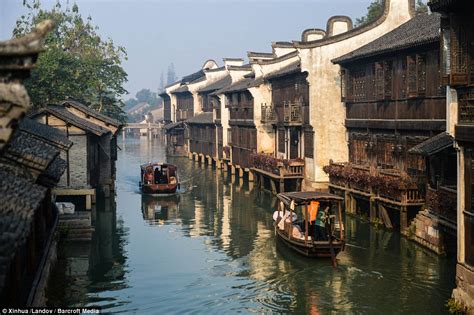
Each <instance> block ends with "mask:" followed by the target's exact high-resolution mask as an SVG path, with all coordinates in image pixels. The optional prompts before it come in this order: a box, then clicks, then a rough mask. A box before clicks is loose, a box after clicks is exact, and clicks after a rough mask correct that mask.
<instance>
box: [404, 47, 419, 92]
mask: <svg viewBox="0 0 474 315" xmlns="http://www.w3.org/2000/svg"><path fill="white" fill-rule="evenodd" d="M416 79H417V76H416V57H415V56H407V96H408V97H416V96H417V94H418V93H417V90H418V88H417V84H416Z"/></svg>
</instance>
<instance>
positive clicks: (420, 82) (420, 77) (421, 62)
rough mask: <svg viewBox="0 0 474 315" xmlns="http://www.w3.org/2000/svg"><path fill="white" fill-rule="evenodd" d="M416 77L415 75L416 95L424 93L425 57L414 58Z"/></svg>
mask: <svg viewBox="0 0 474 315" xmlns="http://www.w3.org/2000/svg"><path fill="white" fill-rule="evenodd" d="M416 75H417V91H418V95H419V96H421V95H425V93H426V56H425V55H417V56H416Z"/></svg>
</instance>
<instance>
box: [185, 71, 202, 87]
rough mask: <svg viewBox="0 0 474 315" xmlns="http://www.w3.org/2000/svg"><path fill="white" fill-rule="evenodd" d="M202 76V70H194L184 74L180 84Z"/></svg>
mask: <svg viewBox="0 0 474 315" xmlns="http://www.w3.org/2000/svg"><path fill="white" fill-rule="evenodd" d="M203 76H205V74H204V70H199V71H197V72H194V73H192V74H190V75H187V76H184V77H183V79H182V80H181V84H185V83H190V82H193V81H196V80H198V79H200V78H202V77H203Z"/></svg>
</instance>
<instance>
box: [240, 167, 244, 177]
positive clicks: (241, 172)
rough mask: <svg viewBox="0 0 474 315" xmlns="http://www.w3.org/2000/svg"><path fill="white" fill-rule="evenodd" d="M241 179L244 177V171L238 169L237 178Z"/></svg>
mask: <svg viewBox="0 0 474 315" xmlns="http://www.w3.org/2000/svg"><path fill="white" fill-rule="evenodd" d="M242 177H244V169H243V168H239V178H242Z"/></svg>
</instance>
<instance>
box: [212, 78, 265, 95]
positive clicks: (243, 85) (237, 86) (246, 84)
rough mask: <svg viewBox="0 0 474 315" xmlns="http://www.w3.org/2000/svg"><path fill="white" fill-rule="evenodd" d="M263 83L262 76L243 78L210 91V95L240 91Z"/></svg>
mask: <svg viewBox="0 0 474 315" xmlns="http://www.w3.org/2000/svg"><path fill="white" fill-rule="evenodd" d="M262 83H263V79H262V78H258V79H254V78H244V79H242V80H240V81H237V82H235V83H234V84H231V85H229V86H227V87H225V88H223V89H220V90H218V91H215V92H214V93H211V95H218V94H222V93H232V92H240V91H245V90H247V89H249V88H251V87H256V86H259V85H260V84H262Z"/></svg>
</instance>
